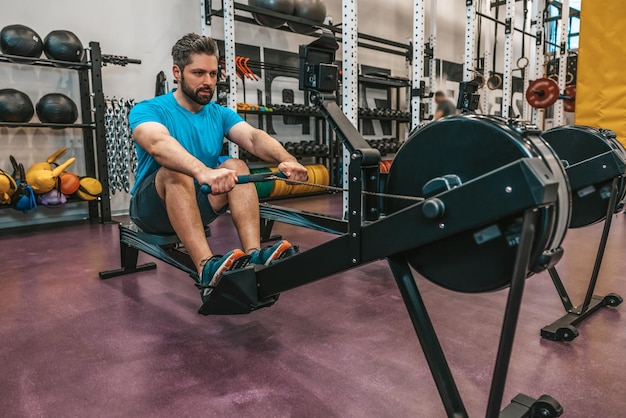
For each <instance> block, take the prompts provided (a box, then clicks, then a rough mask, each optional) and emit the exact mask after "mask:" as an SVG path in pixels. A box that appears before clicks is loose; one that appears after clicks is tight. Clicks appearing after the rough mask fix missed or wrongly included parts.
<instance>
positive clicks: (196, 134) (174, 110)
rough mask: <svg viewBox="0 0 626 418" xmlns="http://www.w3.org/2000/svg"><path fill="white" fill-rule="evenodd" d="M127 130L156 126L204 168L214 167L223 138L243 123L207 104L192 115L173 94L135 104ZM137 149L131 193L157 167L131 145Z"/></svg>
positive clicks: (149, 158) (148, 155)
mask: <svg viewBox="0 0 626 418" xmlns="http://www.w3.org/2000/svg"><path fill="white" fill-rule="evenodd" d="M128 119H129V122H130V128H131V130H134V129H135V128H136V127H137V125H139V124H141V123H144V122H158V123H160V124H161V125H163V126H165V127H166V128H167V129H168V130H169V132H170V135H171V136H172V137H174V138H176V140H177V141H178V142H179V143H180V144H181V145H182V146H183V147H184V148H185V149H186V150H187V151H189V153H190V154H191V155H193V156H194V157H196V158H197V159H199V160H200V161H202V162H203V163H204V164H205V165H206V166H207V167H211V168H215V167H217V166H218V158H219V156H220V153H221V151H222V143H223V142H224V136H225V135H226V134H227V133H228V131H229V130H230V128H232V127H233V126H234V125H236V124H237V123H239V122H241V121H243V119H242V118H241V116H239V115H238V114H237V113H236V112H234V111H233V110H231V109H229V108H226V107H223V106H220V105H219V104H217V103H215V102H210V103H209V104H207V105H206V106H203V107H202V109H201V110H200V111H198V112H197V113H192V112H190V111H188V110H187V109H185V108H184V107H182V106H181V105H179V104H178V102H177V101H176V99H175V98H174V94H173V92H170V93H168V94H164V95H162V96H157V97H154V98H152V99H149V100H144V101H142V102H139V103H137V105H136V106H134V107H133V108H132V110H131V111H130V115H129V117H128ZM135 148H136V149H137V157H138V164H137V175H136V178H135V185H134V186H133V190H132V191H131V194H132V193H135V189H136V188H137V186H138V185H139V184H141V182H142V180H143V179H145V178H146V177H148V176H149V175H150V174H152V173H154V172H155V171H157V170H158V169H159V168H160V167H161V166H160V165H159V163H157V162H156V161H155V159H154V158H152V156H151V155H150V154H148V153H147V152H146V151H145V150H144V149H143V148H141V147H140V146H139V145H138V144H137V143H135Z"/></svg>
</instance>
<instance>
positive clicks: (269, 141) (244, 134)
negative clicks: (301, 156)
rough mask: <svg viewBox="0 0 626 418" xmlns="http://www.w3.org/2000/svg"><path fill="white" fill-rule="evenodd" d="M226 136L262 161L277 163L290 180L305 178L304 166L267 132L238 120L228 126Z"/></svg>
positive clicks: (303, 179)
mask: <svg viewBox="0 0 626 418" xmlns="http://www.w3.org/2000/svg"><path fill="white" fill-rule="evenodd" d="M228 138H229V139H230V140H231V141H233V142H234V143H235V144H237V145H239V146H240V147H241V148H243V149H245V150H247V151H248V152H250V153H252V154H254V155H256V156H257V157H259V158H260V159H262V160H263V161H267V162H272V163H277V164H278V169H279V170H280V171H282V172H283V173H285V174H286V175H287V177H288V178H289V179H290V180H298V181H306V180H307V178H308V172H307V170H306V168H305V167H303V166H302V165H301V164H300V163H298V160H297V159H296V158H295V157H294V156H293V155H291V154H289V153H288V152H287V150H285V148H284V147H283V146H282V144H281V143H280V142H278V141H277V140H276V139H274V138H272V137H271V136H270V135H268V134H267V132H265V131H262V130H260V129H257V128H255V127H253V126H252V125H250V124H248V123H247V122H239V123H237V124H236V125H234V126H233V127H232V128H230V130H229V131H228Z"/></svg>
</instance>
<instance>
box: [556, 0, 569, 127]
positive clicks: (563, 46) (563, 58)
mask: <svg viewBox="0 0 626 418" xmlns="http://www.w3.org/2000/svg"><path fill="white" fill-rule="evenodd" d="M561 4H562V6H561V21H560V22H559V27H560V29H561V31H560V34H559V44H560V50H559V51H558V54H557V55H558V57H559V80H558V83H559V90H560V91H561V92H562V91H563V90H565V81H566V78H567V37H568V34H569V0H561ZM563 125H565V111H564V110H563V100H557V101H556V103H555V104H554V126H563Z"/></svg>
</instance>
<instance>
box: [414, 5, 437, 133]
mask: <svg viewBox="0 0 626 418" xmlns="http://www.w3.org/2000/svg"><path fill="white" fill-rule="evenodd" d="M425 17H426V14H425V13H424V12H423V11H422V14H421V15H416V16H414V19H415V22H416V23H417V20H418V19H421V20H422V21H424V18H425ZM429 27H430V34H429V36H428V43H429V44H430V47H431V48H432V51H433V56H432V58H431V59H430V62H429V63H428V65H429V67H430V68H429V71H428V75H429V77H428V87H429V88H430V91H431V92H434V90H435V88H436V87H435V84H436V73H437V58H436V57H437V0H430V24H429ZM418 123H419V120H418Z"/></svg>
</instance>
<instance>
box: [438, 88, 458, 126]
mask: <svg viewBox="0 0 626 418" xmlns="http://www.w3.org/2000/svg"><path fill="white" fill-rule="evenodd" d="M435 103H437V109H436V111H435V116H434V117H433V119H434V120H438V119H441V118H443V117H444V116H449V115H455V114H456V106H455V105H454V103H452V102H451V101H450V100H448V99H446V95H445V94H443V92H442V91H438V92H436V93H435Z"/></svg>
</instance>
